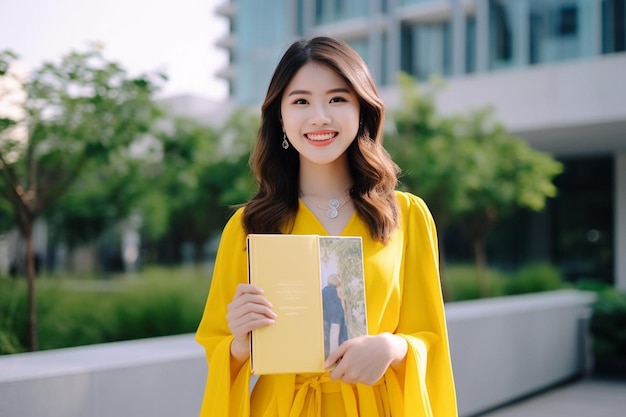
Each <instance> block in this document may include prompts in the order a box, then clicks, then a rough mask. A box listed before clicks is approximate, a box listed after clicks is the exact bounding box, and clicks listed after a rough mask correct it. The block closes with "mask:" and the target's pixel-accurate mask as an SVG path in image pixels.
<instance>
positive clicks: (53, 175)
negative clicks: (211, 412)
mask: <svg viewBox="0 0 626 417" xmlns="http://www.w3.org/2000/svg"><path fill="white" fill-rule="evenodd" d="M625 8H626V0H370V1H356V0H354V1H353V0H316V1H305V0H271V1H258V0H237V1H225V0H187V1H178V2H168V1H164V0H163V1H156V2H155V1H141V0H126V1H124V2H122V1H107V2H104V1H94V2H89V3H86V2H80V1H77V0H64V1H60V2H54V5H53V4H52V3H51V2H44V1H36V0H29V1H21V2H16V1H14V2H8V3H5V4H3V5H2V6H0V10H2V13H1V15H2V25H0V51H3V50H4V51H5V52H0V53H2V55H0V121H1V124H0V156H1V158H2V159H0V172H1V173H2V176H1V177H0V191H1V192H2V193H1V194H0V195H1V197H2V198H1V199H0V314H1V315H0V335H1V336H2V337H0V353H17V352H21V351H25V350H29V349H30V350H35V349H50V348H56V347H63V346H74V345H79V344H91V343H99V342H103V341H113V340H124V339H129V338H137V337H149V336H159V335H165V334H177V333H186V332H192V331H194V330H195V328H196V326H197V323H198V321H199V318H200V314H201V311H202V307H203V303H204V300H205V297H206V292H207V290H208V288H209V285H210V277H211V269H212V262H213V259H214V257H215V253H216V250H217V244H218V241H219V236H220V231H221V229H222V227H223V226H224V224H225V222H226V220H227V219H228V216H229V215H230V213H232V210H233V207H234V206H235V205H237V204H241V203H243V202H245V201H246V199H247V198H248V197H249V196H250V195H251V193H252V192H253V190H254V188H255V184H254V181H253V179H252V178H251V177H250V175H249V171H248V165H247V160H248V156H249V153H250V149H251V147H252V145H253V143H254V139H255V135H256V129H257V127H258V118H259V107H260V104H261V103H262V101H263V98H264V94H265V91H266V88H267V85H268V83H269V78H270V76H271V72H272V70H273V69H274V66H275V65H276V63H277V61H278V59H279V58H280V56H281V55H282V53H283V52H284V51H285V49H286V48H287V47H288V45H289V44H290V43H291V42H293V41H294V40H296V39H299V38H301V37H311V36H314V35H330V36H335V37H338V38H341V39H344V40H346V41H347V42H348V43H350V45H352V46H353V47H354V48H355V49H356V50H357V51H358V52H359V53H360V54H361V56H362V57H363V58H364V60H365V61H366V62H367V64H368V66H369V68H370V70H371V72H372V74H373V76H374V78H375V79H376V82H377V84H378V86H379V90H380V93H381V95H382V97H383V99H384V101H385V103H386V105H387V129H386V136H385V145H386V147H387V148H388V150H389V152H390V153H391V154H392V156H393V157H394V159H395V160H396V161H397V162H398V164H399V165H400V166H401V168H402V169H403V176H402V178H401V184H400V187H401V188H402V189H406V190H409V191H411V192H414V193H415V194H418V195H420V196H422V197H423V198H424V199H425V201H426V202H427V203H428V205H429V206H430V208H431V210H432V211H433V215H434V217H435V220H436V222H437V225H438V228H439V239H440V246H441V257H442V282H443V287H444V296H445V298H446V301H447V302H452V301H459V300H467V299H472V298H481V297H491V296H501V295H509V294H518V293H523V292H535V291H545V290H553V289H558V288H564V287H569V288H571V287H574V288H581V289H592V290H595V291H598V293H599V294H605V293H607V294H608V293H610V294H611V296H610V297H611V298H610V301H606V303H608V304H603V306H604V307H606V309H608V310H607V311H608V312H609V313H608V314H609V316H611V315H613V317H619V318H620V320H623V317H624V316H625V315H626V302H625V301H624V299H625V298H624V296H623V293H624V291H626V137H624V131H626V102H625V101H624V97H626V83H625V82H624V74H626V54H625V49H626V32H625V30H624V28H625V26H626V11H625ZM34 11H36V13H35V12H34ZM9 51H10V52H9ZM35 277H37V278H35ZM35 282H36V283H37V284H36V288H37V291H36V292H35ZM139 294H140V295H139ZM616 294H618V295H616ZM607 297H608V296H607ZM602 300H603V301H605V299H602ZM607 305H608V307H607ZM34 317H38V318H39V319H38V321H37V320H34V319H33V318H34ZM122 323H123V324H124V325H122ZM605 323H606V321H605ZM611 323H614V325H613V326H609V328H603V329H600V330H596V331H597V332H604V333H602V334H607V335H609V336H606V337H607V340H604V339H602V338H601V337H599V338H598V340H600V344H601V345H602V346H601V347H599V348H598V349H605V351H606V350H607V349H608V350H609V351H610V352H611V354H614V353H615V352H621V353H620V354H622V355H626V348H625V346H626V335H624V330H623V328H621V330H620V326H619V325H618V322H617V321H613V322H611ZM86 329H88V330H86ZM616 338H618V339H619V340H618V341H617V342H616V341H615V339H616ZM609 339H610V340H609ZM602 343H604V344H602ZM607 346H608V347H607Z"/></svg>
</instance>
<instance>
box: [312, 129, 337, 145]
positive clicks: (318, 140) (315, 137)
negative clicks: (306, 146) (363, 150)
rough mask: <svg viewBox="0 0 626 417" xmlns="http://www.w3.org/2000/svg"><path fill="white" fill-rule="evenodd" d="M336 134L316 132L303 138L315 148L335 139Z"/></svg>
mask: <svg viewBox="0 0 626 417" xmlns="http://www.w3.org/2000/svg"><path fill="white" fill-rule="evenodd" d="M337 134H338V133H337V132H317V133H307V134H305V135H304V137H305V138H306V139H307V141H308V142H309V143H310V144H312V145H315V146H325V145H327V144H329V143H330V142H332V141H333V139H335V138H336V137H337Z"/></svg>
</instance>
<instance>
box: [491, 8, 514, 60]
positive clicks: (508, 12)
mask: <svg viewBox="0 0 626 417" xmlns="http://www.w3.org/2000/svg"><path fill="white" fill-rule="evenodd" d="M513 12H514V10H513V8H512V7H511V5H510V4H509V2H507V1H505V0H490V2H489V66H490V68H495V69H497V68H504V67H510V66H513V65H514V59H513V45H514V42H513V41H514V39H513V37H514V36H515V34H516V33H517V34H518V35H517V36H519V32H518V31H515V30H514V29H515V28H514V26H513V23H514V16H513Z"/></svg>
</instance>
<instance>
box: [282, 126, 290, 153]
mask: <svg viewBox="0 0 626 417" xmlns="http://www.w3.org/2000/svg"><path fill="white" fill-rule="evenodd" d="M282 145H283V149H287V148H288V147H289V141H288V140H287V134H286V133H285V131H284V130H283V143H282Z"/></svg>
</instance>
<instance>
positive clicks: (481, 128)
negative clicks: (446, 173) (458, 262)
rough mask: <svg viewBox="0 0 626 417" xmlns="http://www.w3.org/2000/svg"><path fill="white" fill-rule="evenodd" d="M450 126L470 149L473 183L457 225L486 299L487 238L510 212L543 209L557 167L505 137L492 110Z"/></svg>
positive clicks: (553, 188)
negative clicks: (466, 239) (463, 237)
mask: <svg viewBox="0 0 626 417" xmlns="http://www.w3.org/2000/svg"><path fill="white" fill-rule="evenodd" d="M456 126H457V134H458V136H459V138H460V139H461V140H462V141H463V142H465V143H467V144H468V146H471V148H472V152H471V154H472V155H473V158H472V165H471V166H470V167H469V171H468V172H471V175H472V176H473V177H474V178H475V180H474V181H472V182H470V183H469V185H470V186H469V187H468V188H467V189H466V192H467V200H468V202H469V206H467V207H465V208H464V209H463V211H462V212H461V213H460V214H461V216H462V220H461V224H462V225H463V228H464V230H465V232H466V233H467V236H468V238H469V240H470V242H471V246H472V250H473V252H474V259H475V261H476V266H477V268H478V276H479V279H480V282H481V295H482V296H484V297H486V296H488V294H489V281H488V280H487V278H486V269H487V257H486V254H485V239H486V238H487V235H488V233H489V232H490V231H491V230H492V228H493V227H494V225H495V224H496V223H497V222H498V221H500V220H502V219H504V218H506V217H507V216H509V215H511V214H512V213H513V212H514V211H515V210H516V209H519V208H526V209H530V210H534V211H540V210H541V209H543V207H544V206H545V202H546V199H547V198H549V197H554V196H555V195H556V193H557V188H556V186H555V185H554V183H553V179H554V177H555V176H556V175H558V174H559V173H560V172H561V171H562V165H561V163H559V162H557V161H556V160H554V159H553V158H552V157H551V156H550V155H548V154H545V153H543V152H539V151H536V150H534V149H532V148H531V147H530V146H529V145H528V144H527V143H526V142H524V141H523V140H522V139H520V138H517V137H515V136H513V135H511V134H509V133H508V132H507V131H506V129H505V127H504V126H503V125H502V123H500V122H499V121H498V120H496V118H495V115H494V112H493V110H492V109H489V108H485V109H479V110H474V111H471V112H469V113H468V114H467V115H466V116H464V117H461V118H459V119H458V123H457V125H456Z"/></svg>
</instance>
